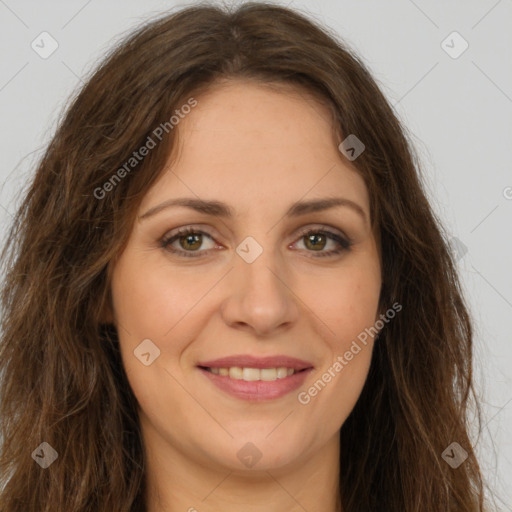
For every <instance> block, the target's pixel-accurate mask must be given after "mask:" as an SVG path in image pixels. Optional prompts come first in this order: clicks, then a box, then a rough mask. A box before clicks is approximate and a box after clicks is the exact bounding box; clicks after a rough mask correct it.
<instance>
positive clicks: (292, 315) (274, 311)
mask: <svg viewBox="0 0 512 512" xmlns="http://www.w3.org/2000/svg"><path fill="white" fill-rule="evenodd" d="M259 238H260V240H261V238H262V237H261V236H260V237H259ZM270 239H271V237H269V236H267V237H266V238H265V242H266V244H265V242H264V241H263V240H262V242H261V243H260V242H259V241H258V240H257V239H256V237H253V236H248V237H246V238H245V239H243V240H242V242H241V243H240V244H239V245H238V246H237V248H236V253H237V257H236V259H235V264H234V268H233V270H232V272H231V283H232V285H231V286H232V287H231V291H230V293H229V296H228V297H226V300H225V304H224V308H223V312H224V316H225V320H226V321H227V322H228V323H230V324H240V323H242V324H247V325H249V326H250V327H252V328H253V329H254V330H255V331H257V332H259V333H260V334H262V333H268V332H270V331H272V330H273V329H275V328H277V327H279V326H280V325H282V324H283V323H290V322H293V321H294V320H295V319H296V318H297V305H296V304H295V301H294V299H293V297H294V295H293V293H291V291H290V289H289V285H287V284H286V276H285V269H284V267H283V265H282V264H281V263H282V260H281V258H280V257H279V251H278V250H276V248H275V247H274V246H270V245H268V244H270ZM264 244H265V245H267V246H264Z"/></svg>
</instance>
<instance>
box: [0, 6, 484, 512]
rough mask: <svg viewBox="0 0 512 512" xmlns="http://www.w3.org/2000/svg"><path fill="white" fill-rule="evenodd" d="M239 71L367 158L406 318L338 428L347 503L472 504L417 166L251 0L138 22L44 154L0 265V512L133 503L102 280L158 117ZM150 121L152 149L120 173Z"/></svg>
mask: <svg viewBox="0 0 512 512" xmlns="http://www.w3.org/2000/svg"><path fill="white" fill-rule="evenodd" d="M239 78H240V79H249V80H255V81H258V82H259V83H262V84H276V85H279V84H288V85H291V86H294V87H295V88H298V89H299V90H302V91H304V92H307V93H310V94H313V95H315V96H316V97H318V98H320V99H321V100H322V101H324V102H325V103H326V104H328V105H329V107H330V109H331V111H332V116H333V120H334V124H335V127H336V130H337V133H338V136H339V141H340V142H341V141H342V140H343V138H344V137H346V136H347V135H349V134H355V135H356V136H357V137H358V138H359V139H360V140H361V141H363V143H364V145H365V151H364V152H363V153H362V154H361V155H360V156H359V158H357V160H355V161H354V162H353V165H354V166H355V168H356V169H357V171H358V172H359V173H360V174H361V175H362V176H363V178H364V180H365V182H366V184H367V187H368V190H369V194H370V204H371V209H372V211H371V217H372V225H373V226H374V227H377V229H378V232H379V234H380V240H381V250H382V264H383V267H382V277H383V284H382V290H381V297H380V300H381V306H382V308H383V309H386V308H388V307H389V306H390V305H391V304H394V303H395V302H398V303H399V304H401V305H402V307H403V309H402V311H401V312H400V313H399V314H398V315H396V318H394V319H393V320H392V321H391V322H389V323H388V324H386V326H385V328H384V329H383V331H382V333H381V335H380V339H379V341H378V342H377V343H376V345H375V348H374V351H373V358H372V361H371V367H370V372H369V375H368V378H367V381H366V384H365V386H364V389H363V391H362V394H361V396H360V398H359V400H358V402H357V404H356V406H355V408H354V409H353V411H352V413H351V414H350V416H349V417H348V419H347V420H346V421H345V423H344V424H343V426H342V428H341V433H340V436H341V451H342V456H341V469H340V482H339V485H340V494H341V500H342V505H343V510H344V511H345V512H368V511H370V510H386V511H390V512H391V511H396V512H403V511H407V512H432V511H435V512H445V511H446V512H448V511H451V512H453V511H460V512H462V511H464V512H466V511H467V512H469V511H482V510H484V485H483V482H482V477H481V474H480V470H479V466H478V463H477V460H476V457H475V453H474V451H473V448H472V446H471V441H470V438H469V436H470V434H471V428H470V427H471V425H469V421H468V417H469V411H470V410H471V408H472V407H471V406H472V404H474V405H475V410H476V412H477V419H478V420H479V423H478V429H480V410H479V407H478V401H477V397H476V394H475V391H474V388H473V380H472V366H471V356H472V327H471V320H470V317H469V314H468V310H467V306H466V303H465V302H464V299H463V297H462V292H461V287H460V284H459V280H458V277H457V273H456V268H455V261H454V257H453V256H452V254H451V252H450V250H449V244H448V240H447V236H446V234H445V232H444V231H443V229H442V227H441V224H440V222H439V220H438V219H437V218H436V216H435V214H434V213H433V211H432V209H431V207H430V205H429V203H428V201H427V199H426V194H425V192H424V190H423V185H422V183H421V180H420V175H419V171H420V166H419V161H418V158H417V157H416V156H415V152H414V150H413V148H412V145H411V144H410V142H409V141H408V138H407V136H406V132H405V130H404V128H403V127H402V126H401V124H400V122H399V121H398V119H397V117H396V116H395V114H394V112H393V110H392V109H391V108H390V106H389V104H388V103H387V101H386V99H385V98H384V96H383V94H382V93H381V91H380V90H379V88H378V86H377V85H376V83H375V82H374V80H373V79H372V77H371V76H370V74H369V72H368V71H367V69H366V67H365V65H364V64H363V62H362V61H361V59H359V58H358V57H357V56H356V55H355V53H354V52H353V51H349V49H348V46H347V45H346V44H345V43H344V42H343V41H342V40H341V39H339V38H338V37H337V36H336V35H335V34H334V33H332V31H330V30H329V29H327V28H325V27H321V26H320V25H318V24H317V23H316V22H312V21H310V20H309V19H308V17H307V16H306V15H303V14H301V13H299V12H297V11H292V10H289V9H288V8H285V7H280V6H276V5H272V4H269V3H256V2H251V3H247V4H242V5H240V6H238V7H237V8H221V7H217V6H212V5H208V4H199V5H197V4H196V5H195V6H193V7H189V8H184V9H181V10H180V11H177V12H175V13H171V14H166V15H165V16H163V17H159V18H157V19H155V20H152V21H151V22H150V23H146V24H144V25H143V26H142V27H141V28H139V29H137V31H136V32H135V33H134V34H132V35H130V36H129V37H128V38H126V39H125V40H124V41H122V42H121V43H120V44H119V45H118V46H117V47H116V48H114V49H113V50H112V52H111V53H110V54H109V55H108V56H107V57H106V58H105V60H104V61H103V63H102V64H101V65H100V66H99V68H98V69H97V70H96V71H95V72H94V73H93V74H92V75H91V76H90V77H89V78H88V80H87V81H86V83H85V85H84V86H83V87H82V89H81V90H80V91H79V93H78V94H77V95H76V96H75V97H74V98H73V100H72V101H71V103H70V105H69V107H68V108H67V111H66V113H65V116H64V117H63V119H62V121H61V122H60V124H59V126H58V128H57V130H56V133H55V135H54V137H53V139H52V140H51V143H50V144H49V146H48V148H47V150H46V152H45V154H44V156H43V157H42V158H41V161H40V163H39V165H38V168H37V171H36V173H35V177H34V179H33V181H32V183H31V185H30V187H29V189H28V192H27V193H26V195H25V197H24V200H23V201H22V204H21V206H20V207H19V209H18V211H17V213H16V216H15V219H14V223H13V225H12V227H11V229H10V231H9V234H8V243H7V244H6V246H5V248H4V250H3V254H2V262H3V265H4V275H5V282H4V285H3V289H2V296H1V300H2V307H3V318H2V337H1V346H0V361H1V370H2V376H1V377H2V379H1V387H0V399H1V408H0V417H1V431H0V432H1V435H2V440H3V444H2V447H1V452H0V469H1V486H0V489H1V490H0V511H1V512H15V511H16V512H19V511H23V512H35V511H36V510H37V511H38V512H39V511H52V512H61V511H62V512H63V511H66V512H79V511H95V512H98V511H108V512H115V511H126V512H128V511H131V512H135V511H136V512H140V511H144V510H145V509H146V505H145V500H146V480H145V473H144V467H145V464H144V462H145V459H144V447H143V443H142V439H141V432H140V429H139V421H138V417H137V409H136V399H135V397H134V395H133V393H132V391H131V389H130V386H129V384H128V381H127V378H126V374H125V373H124V369H123V366H122V364H121V358H120V354H119V346H118V339H117V332H116V329H115V328H113V326H112V325H109V324H107V323H104V322H103V320H102V319H103V316H102V315H103V312H104V310H105V308H106V307H108V306H109V304H110V300H111V297H110V271H111V268H112V265H113V263H114V262H115V259H116V256H118V255H119V254H120V252H121V251H122V249H123V247H124V244H125V242H126V240H127V237H128V235H129V233H130V231H131V228H132V226H133V222H134V216H135V213H136V211H137V208H138V205H139V204H140V201H141V199H142V197H143V196H144V194H145V193H146V191H147V190H148V189H149V187H150V186H151V185H152V183H154V182H155V180H156V178H157V177H158V175H159V174H160V172H161V171H162V169H163V168H164V165H165V163H166V160H167V158H168V155H169V152H170V150H171V148H172V147H173V146H174V145H175V141H176V135H177V134H178V130H177V129H170V128H169V126H168V125H165V123H166V122H168V121H169V118H170V116H171V115H172V113H173V112H175V110H176V109H180V107H181V106H182V105H184V104H185V103H186V102H187V101H188V100H190V98H192V97H193V96H196V97H197V95H198V94H199V93H200V92H201V91H204V90H206V89H208V87H210V86H211V85H212V84H213V83H215V82H216V81H218V80H221V79H239ZM168 124H169V123H168ZM162 125H165V126H167V129H166V130H163V129H162V130H160V132H161V141H160V139H159V141H158V144H157V147H155V148H154V149H153V150H151V151H150V152H149V153H148V154H147V156H145V157H144V158H143V159H141V161H140V162H137V164H136V165H135V164H134V165H132V164H133V162H132V163H131V164H130V167H127V166H126V162H128V161H130V158H131V157H132V155H133V152H134V151H137V150H138V148H140V147H142V146H143V145H145V144H146V143H147V141H148V137H150V136H152V134H153V135H154V131H155V129H156V128H157V127H159V126H162ZM176 128H178V127H176ZM160 132H158V133H160ZM154 138H155V137H154V136H153V139H154ZM340 158H341V156H340ZM123 166H125V167H124V169H125V172H124V173H122V172H119V169H121V168H123ZM114 175H116V176H117V177H118V178H119V179H118V178H114ZM121 175H122V176H121ZM107 182H109V183H110V184H111V186H108V185H107V186H105V184H106V183H107ZM121 327H122V326H121ZM478 431H479V430H478ZM43 442H45V443H48V445H50V447H52V448H53V449H54V450H55V451H56V452H57V454H58V457H57V459H56V460H54V461H53V463H52V464H51V466H50V467H48V468H46V469H42V467H40V465H39V464H36V458H37V455H38V454H39V456H40V457H42V454H43V453H45V450H46V453H45V455H44V456H45V457H50V455H51V453H53V452H51V450H49V449H48V447H47V445H43V446H42V447H40V445H41V443H43ZM452 442H456V443H458V445H459V446H460V447H462V448H463V449H464V450H465V451H466V452H467V454H468V458H467V459H466V460H465V461H464V462H463V463H462V464H460V465H459V467H457V468H456V469H455V468H453V467H451V465H449V464H448V463H447V462H446V461H445V459H443V457H442V453H443V452H444V451H445V449H446V448H447V447H449V446H450V445H451V443H452ZM38 449H39V452H40V453H39V452H37V450H38ZM34 451H36V453H35V455H34V453H33V452H34ZM49 454H50V455H49Z"/></svg>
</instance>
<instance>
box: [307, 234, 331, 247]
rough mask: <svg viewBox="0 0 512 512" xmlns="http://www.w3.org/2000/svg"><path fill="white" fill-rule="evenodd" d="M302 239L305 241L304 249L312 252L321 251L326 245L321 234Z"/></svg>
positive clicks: (324, 237)
mask: <svg viewBox="0 0 512 512" xmlns="http://www.w3.org/2000/svg"><path fill="white" fill-rule="evenodd" d="M304 239H305V240H306V244H305V245H306V247H307V248H308V249H313V250H314V251H317V250H319V251H321V250H322V249H323V248H324V247H325V245H326V244H327V240H326V236H325V235H324V234H322V233H315V234H311V235H306V236H304Z"/></svg>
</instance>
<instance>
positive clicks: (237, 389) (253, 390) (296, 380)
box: [199, 368, 313, 402]
mask: <svg viewBox="0 0 512 512" xmlns="http://www.w3.org/2000/svg"><path fill="white" fill-rule="evenodd" d="M199 370H201V372H202V373H203V374H204V375H206V377H208V378H209V379H210V381H211V382H212V383H213V384H215V385H216V386H217V387H218V388H219V389H221V390H222V391H225V392H226V393H228V394H230V395H231V396H234V397H236V398H240V399H242V400H248V401H251V402H262V401H264V400H274V399H276V398H280V397H282V396H284V395H287V394H288V393H291V392H292V391H294V390H296V389H297V388H299V387H300V386H301V385H302V384H303V383H304V380H305V379H306V377H307V376H308V375H309V373H310V371H311V370H313V368H308V369H307V370H304V371H302V372H298V373H294V374H293V375H290V376H288V377H284V378H283V379H276V380H272V381H265V380H254V381H245V380H243V379H232V378H230V377H228V376H224V375H216V374H215V373H212V372H210V371H208V370H204V369H203V368H199Z"/></svg>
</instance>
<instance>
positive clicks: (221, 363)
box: [198, 355, 313, 371]
mask: <svg viewBox="0 0 512 512" xmlns="http://www.w3.org/2000/svg"><path fill="white" fill-rule="evenodd" d="M198 366H204V367H207V368H232V367H234V366H238V367H240V368H260V369H262V368H279V367H286V368H293V369H294V370H296V371H299V370H304V369H306V368H312V367H313V365H312V364H311V363H310V362H308V361H304V360H301V359H297V358H296V357H290V356H284V355H278V356H267V357H255V356H250V355H236V356H228V357H221V358H219V359H213V360H211V361H204V362H201V363H199V364H198Z"/></svg>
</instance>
